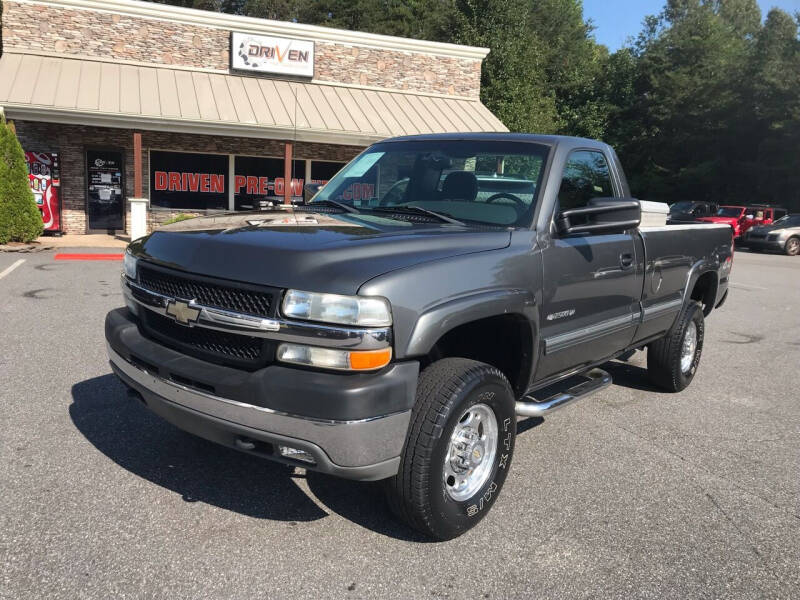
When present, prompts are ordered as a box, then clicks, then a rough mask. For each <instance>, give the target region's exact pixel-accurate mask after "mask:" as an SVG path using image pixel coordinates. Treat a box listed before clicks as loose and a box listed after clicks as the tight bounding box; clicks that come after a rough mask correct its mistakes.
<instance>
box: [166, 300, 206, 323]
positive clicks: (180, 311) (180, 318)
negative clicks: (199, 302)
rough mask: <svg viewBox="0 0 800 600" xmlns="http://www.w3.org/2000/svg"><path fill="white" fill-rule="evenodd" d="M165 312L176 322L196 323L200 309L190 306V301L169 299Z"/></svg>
mask: <svg viewBox="0 0 800 600" xmlns="http://www.w3.org/2000/svg"><path fill="white" fill-rule="evenodd" d="M167 314H168V315H169V316H170V317H174V319H175V320H176V321H177V322H178V323H183V324H184V325H190V324H193V323H197V319H199V318H200V309H199V308H195V307H194V306H191V302H189V303H186V302H184V301H183V300H170V301H169V302H167Z"/></svg>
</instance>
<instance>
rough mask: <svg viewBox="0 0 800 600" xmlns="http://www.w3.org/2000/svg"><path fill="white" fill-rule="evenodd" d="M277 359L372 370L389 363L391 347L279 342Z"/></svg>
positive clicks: (316, 365)
mask: <svg viewBox="0 0 800 600" xmlns="http://www.w3.org/2000/svg"><path fill="white" fill-rule="evenodd" d="M278 360H280V361H282V362H286V363H293V364H296V365H304V366H307V367H318V368H320V369H336V370H338V371H374V370H375V369H380V368H381V367H385V366H386V365H388V364H389V361H390V360H392V349H391V348H384V349H383V350H363V351H358V350H337V349H334V348H319V347H317V346H304V345H301V344H281V345H280V346H278Z"/></svg>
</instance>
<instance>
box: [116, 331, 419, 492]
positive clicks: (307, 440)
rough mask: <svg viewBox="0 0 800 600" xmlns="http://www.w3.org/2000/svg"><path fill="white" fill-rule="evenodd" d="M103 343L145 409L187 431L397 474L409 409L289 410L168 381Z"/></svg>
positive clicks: (364, 471) (325, 467)
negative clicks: (343, 415) (359, 412)
mask: <svg viewBox="0 0 800 600" xmlns="http://www.w3.org/2000/svg"><path fill="white" fill-rule="evenodd" d="M107 348H108V356H109V360H110V362H111V365H112V367H113V369H114V371H115V372H116V374H117V375H118V376H119V377H120V379H122V380H123V382H124V383H125V384H126V385H128V386H129V387H130V388H132V389H133V390H135V391H136V392H138V394H139V395H141V397H142V399H143V400H144V402H145V404H146V405H147V406H148V408H150V409H151V410H152V411H153V412H155V413H157V414H159V415H160V416H161V417H163V418H165V419H166V420H167V421H169V422H171V423H173V424H174V425H176V426H178V427H180V428H181V429H184V430H187V431H189V432H190V433H194V434H196V435H199V436H200V437H204V438H206V439H210V440H212V441H215V442H218V443H221V444H223V445H226V446H229V447H232V448H236V449H239V450H244V451H248V452H251V453H254V454H259V455H262V456H264V457H266V458H270V459H274V460H279V461H282V462H287V463H290V464H297V465H299V466H304V467H306V468H311V469H314V470H318V471H322V472H326V473H330V474H332V475H337V476H340V477H345V478H348V479H361V480H376V479H384V478H386V477H390V476H392V475H394V474H396V473H397V468H398V465H399V462H400V458H399V457H400V453H401V451H402V448H403V444H404V442H405V438H406V433H407V431H408V424H409V420H410V418H411V411H410V410H405V411H401V412H397V413H393V414H390V415H385V416H378V417H371V418H367V419H360V420H354V421H335V420H324V419H315V418H310V417H301V416H297V415H291V414H288V413H283V412H279V411H275V410H272V409H269V408H265V407H260V406H254V405H251V404H245V403H242V402H238V401H234V400H230V399H227V398H221V397H219V396H214V395H212V394H208V393H204V392H203V391H201V390H197V389H194V388H191V387H187V386H184V385H181V384H179V383H176V382H174V381H169V380H166V379H164V378H162V377H160V376H159V375H157V374H152V373H150V372H148V371H147V370H145V369H143V368H141V367H140V366H138V365H134V364H133V363H131V362H129V361H128V360H126V359H125V358H124V357H122V356H121V355H120V354H118V353H117V352H116V351H115V350H114V349H113V348H112V347H111V345H110V344H109V345H107ZM243 440H246V442H244V441H243ZM249 445H252V446H253V448H252V449H250V448H247V447H246V446H249ZM278 445H286V446H290V447H293V448H298V449H301V450H305V451H306V452H308V453H309V454H311V455H312V456H313V457H314V460H315V464H314V465H310V464H306V463H302V462H299V461H293V460H290V459H285V458H283V457H281V456H280V454H279V453H278V452H277V446H278Z"/></svg>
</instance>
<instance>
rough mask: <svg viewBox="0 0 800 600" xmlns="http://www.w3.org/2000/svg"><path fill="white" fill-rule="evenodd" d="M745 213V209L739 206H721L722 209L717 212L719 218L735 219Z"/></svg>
mask: <svg viewBox="0 0 800 600" xmlns="http://www.w3.org/2000/svg"><path fill="white" fill-rule="evenodd" d="M743 211H744V209H743V208H741V207H739V206H721V207H720V209H719V210H718V211H717V216H718V217H735V218H737V219H738V218H739V217H740V216H741V214H742V212H743Z"/></svg>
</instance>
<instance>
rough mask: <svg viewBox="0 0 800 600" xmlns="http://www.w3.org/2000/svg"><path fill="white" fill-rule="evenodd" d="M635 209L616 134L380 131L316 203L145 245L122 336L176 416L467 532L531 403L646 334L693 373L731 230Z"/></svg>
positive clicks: (130, 278)
mask: <svg viewBox="0 0 800 600" xmlns="http://www.w3.org/2000/svg"><path fill="white" fill-rule="evenodd" d="M506 184H507V185H506ZM523 184H524V185H523ZM354 186H360V187H359V188H355V187H354ZM484 187H488V188H489V189H491V190H492V193H491V194H490V195H488V196H487V195H486V194H484V193H483V192H484V191H485V189H484ZM353 189H360V190H369V191H370V193H371V195H370V197H368V198H364V195H363V194H361V198H360V200H359V201H356V200H355V199H354V198H353V196H354V194H353V193H352V190H353ZM498 189H501V190H502V191H496V190H498ZM398 190H400V191H398ZM348 198H349V199H348ZM639 222H640V205H639V203H638V202H637V201H636V200H633V199H632V198H630V192H629V189H628V184H627V182H626V179H625V174H624V173H623V170H622V167H621V166H620V164H619V161H618V159H617V156H616V154H615V153H614V151H613V150H612V149H611V148H610V147H609V146H607V145H606V144H603V143H601V142H596V141H593V140H585V139H577V138H565V137H555V136H537V135H523V134H441V135H426V136H415V137H406V138H397V139H392V140H388V141H385V142H381V143H378V144H375V145H373V146H372V147H370V148H368V149H367V150H366V151H364V152H363V153H362V154H360V155H359V156H358V157H357V158H356V159H354V160H353V161H352V162H351V163H350V164H349V165H347V166H346V167H345V168H344V169H342V170H341V171H340V172H339V173H338V174H337V175H336V176H335V177H333V178H332V179H331V180H330V181H329V182H328V183H327V184H326V185H325V187H324V188H322V189H321V190H319V191H318V192H317V193H316V195H315V196H314V198H313V201H312V202H310V203H309V204H308V205H301V206H296V207H294V208H286V209H280V210H276V211H274V212H256V213H246V214H241V213H237V214H228V215H223V216H213V217H202V218H198V219H192V220H188V221H183V222H182V223H176V224H174V225H168V226H166V227H163V228H161V229H159V230H158V231H156V232H154V233H152V234H150V236H148V237H145V238H141V239H139V240H136V241H134V242H133V243H131V244H130V246H129V247H128V249H127V251H126V253H125V258H124V263H123V271H124V272H123V276H122V291H123V294H124V298H125V304H126V307H125V308H120V309H117V310H113V311H111V312H110V313H109V314H108V316H107V318H106V323H105V336H106V340H107V347H108V355H109V358H110V361H111V366H112V368H113V370H114V372H115V373H116V374H117V375H118V376H119V378H120V379H121V380H122V381H123V382H124V383H125V384H126V385H127V386H129V388H130V389H131V390H132V394H133V395H134V396H135V397H137V398H139V399H141V401H142V402H143V403H144V404H145V405H146V406H147V407H148V408H149V409H151V410H152V411H154V412H155V413H157V414H159V415H161V416H162V417H163V418H165V419H166V420H168V421H170V422H172V423H174V424H175V425H177V426H178V427H180V428H183V429H185V430H187V431H189V432H191V433H194V434H196V435H199V436H202V437H205V438H208V439H210V440H213V441H215V442H218V443H220V444H223V445H225V446H229V447H231V448H235V449H238V450H241V451H243V452H247V453H250V454H254V455H258V456H262V457H264V458H268V459H271V460H276V461H280V462H283V463H287V464H289V465H295V466H301V467H305V468H306V469H312V470H317V471H321V472H324V473H329V474H331V475H336V476H340V477H345V478H350V479H360V480H385V489H386V491H387V497H388V499H389V504H390V506H391V507H392V509H393V510H394V512H395V513H396V514H397V515H398V516H399V517H400V518H401V519H403V520H405V521H406V522H407V523H408V524H410V525H411V526H412V527H415V528H416V529H418V530H420V531H422V532H424V533H425V534H427V535H430V536H432V537H434V538H437V539H449V538H453V537H456V536H458V535H460V534H462V533H464V532H465V531H467V530H468V529H469V528H471V527H473V526H474V525H475V524H476V523H477V522H478V521H479V520H480V519H482V518H483V517H484V516H485V515H486V513H487V511H488V510H489V509H490V508H491V506H492V505H493V504H494V502H495V500H496V498H497V497H498V494H499V493H500V491H501V489H502V487H503V482H504V481H505V479H506V476H507V474H508V471H509V469H510V468H511V464H512V458H513V454H514V444H515V436H516V423H517V417H519V416H523V417H541V416H545V415H549V414H550V413H552V412H553V411H554V410H556V409H558V408H560V407H562V406H565V405H567V404H569V403H570V402H572V401H574V400H577V399H579V398H583V397H586V396H588V395H589V394H592V393H594V392H596V391H598V390H600V389H603V388H605V387H606V386H608V385H609V384H610V383H611V377H610V376H609V374H608V373H606V372H605V371H602V370H601V369H600V368H599V366H600V365H602V364H603V363H604V362H607V361H608V360H610V359H612V358H615V357H618V356H622V355H627V354H630V353H632V352H633V351H635V350H636V349H644V348H647V352H648V354H647V366H648V373H649V376H650V378H651V379H652V381H653V382H654V383H655V384H656V385H658V386H660V387H661V388H663V389H665V390H668V391H671V392H678V391H681V390H683V389H684V388H685V387H686V386H688V385H689V384H690V383H691V381H692V379H693V378H694V376H695V374H696V373H697V369H698V366H699V363H700V358H701V356H702V350H703V343H704V338H705V335H704V334H705V318H706V317H707V316H708V315H709V314H710V313H711V312H712V310H713V309H714V308H717V307H719V306H721V305H722V303H723V302H724V301H725V299H726V298H727V294H728V281H729V277H730V272H731V266H732V260H733V241H732V236H731V229H730V228H729V227H728V226H726V225H723V226H716V227H715V226H708V225H697V226H692V225H688V226H685V227H681V228H676V227H665V226H660V227H639ZM575 376H579V378H580V380H581V382H580V383H577V384H575V383H574V377H575ZM546 389H547V390H553V389H555V390H556V391H555V392H554V393H553V394H552V395H550V392H548V393H547V394H543V390H546ZM109 426H110V427H111V426H112V424H111V423H110V424H109ZM116 435H122V436H124V435H125V432H124V431H119V432H117V433H116ZM351 501H352V502H358V499H357V498H352V499H351ZM547 501H548V499H546V498H542V499H541V501H540V502H539V503H540V504H541V505H542V506H544V505H546V503H547Z"/></svg>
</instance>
